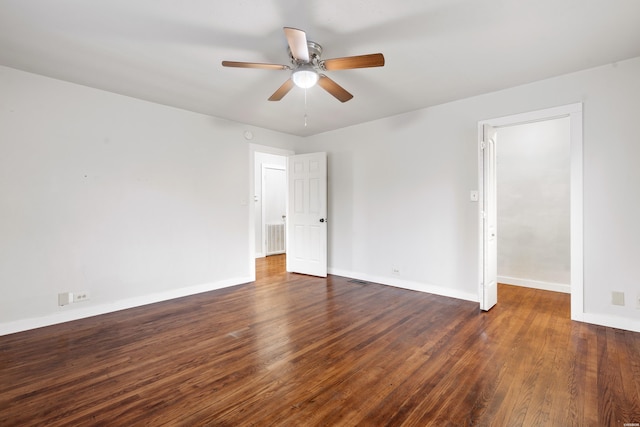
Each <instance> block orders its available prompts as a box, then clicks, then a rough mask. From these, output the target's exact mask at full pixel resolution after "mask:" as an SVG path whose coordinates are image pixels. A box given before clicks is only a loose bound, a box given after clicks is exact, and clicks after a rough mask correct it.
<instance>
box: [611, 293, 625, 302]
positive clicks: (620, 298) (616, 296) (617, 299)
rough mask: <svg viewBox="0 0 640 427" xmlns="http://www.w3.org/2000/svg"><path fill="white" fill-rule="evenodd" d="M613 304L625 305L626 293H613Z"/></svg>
mask: <svg viewBox="0 0 640 427" xmlns="http://www.w3.org/2000/svg"><path fill="white" fill-rule="evenodd" d="M611 304H613V305H624V292H615V291H614V292H611Z"/></svg>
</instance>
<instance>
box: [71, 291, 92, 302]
mask: <svg viewBox="0 0 640 427" xmlns="http://www.w3.org/2000/svg"><path fill="white" fill-rule="evenodd" d="M88 299H89V292H87V291H84V292H76V293H74V294H73V302H82V301H87V300H88Z"/></svg>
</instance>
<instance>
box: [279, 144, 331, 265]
mask: <svg viewBox="0 0 640 427" xmlns="http://www.w3.org/2000/svg"><path fill="white" fill-rule="evenodd" d="M287 176H288V179H287V181H288V187H289V189H288V196H289V199H288V203H287V271H290V272H294V273H302V274H309V275H312V276H320V277H327V153H311V154H301V155H296V156H290V157H289V158H288V165H287Z"/></svg>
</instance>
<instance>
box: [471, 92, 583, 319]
mask: <svg viewBox="0 0 640 427" xmlns="http://www.w3.org/2000/svg"><path fill="white" fill-rule="evenodd" d="M563 117H569V119H570V124H569V127H570V177H571V178H570V179H571V184H570V188H571V190H570V191H571V194H570V210H571V225H570V228H571V230H570V231H571V238H570V240H571V243H570V245H571V320H577V321H583V319H584V246H583V242H584V236H583V205H584V202H583V174H582V168H583V165H582V157H583V155H582V153H583V135H582V103H581V102H579V103H575V104H569V105H562V106H558V107H553V108H546V109H542V110H537V111H531V112H527V113H520V114H513V115H509V116H503V117H497V118H493V119H488V120H482V121H479V122H478V141H477V147H478V202H479V203H478V224H479V227H478V243H479V244H478V260H479V262H478V277H479V281H478V283H479V288H478V291H479V293H478V295H479V301H480V303H481V304H482V295H483V276H484V261H483V260H484V255H485V254H484V247H485V245H484V233H483V221H484V220H483V206H484V198H485V196H484V185H483V176H484V159H483V152H482V140H483V136H484V135H483V128H484V125H485V124H488V125H491V126H493V127H494V128H498V129H499V128H501V127H506V126H514V125H520V124H526V123H532V122H539V121H545V120H552V119H558V118H563Z"/></svg>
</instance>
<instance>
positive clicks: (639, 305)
mask: <svg viewBox="0 0 640 427" xmlns="http://www.w3.org/2000/svg"><path fill="white" fill-rule="evenodd" d="M636 308H637V309H638V310H640V294H638V298H636Z"/></svg>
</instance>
